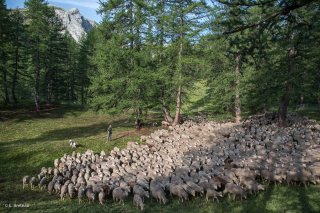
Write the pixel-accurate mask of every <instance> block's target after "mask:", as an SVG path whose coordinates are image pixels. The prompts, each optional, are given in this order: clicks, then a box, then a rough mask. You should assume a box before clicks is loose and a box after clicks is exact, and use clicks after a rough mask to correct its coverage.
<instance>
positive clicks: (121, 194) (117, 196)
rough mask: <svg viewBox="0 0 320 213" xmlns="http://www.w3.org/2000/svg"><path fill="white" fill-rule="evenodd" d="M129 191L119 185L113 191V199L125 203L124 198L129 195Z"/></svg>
mask: <svg viewBox="0 0 320 213" xmlns="http://www.w3.org/2000/svg"><path fill="white" fill-rule="evenodd" d="M128 195H129V194H128V191H127V190H125V189H123V188H121V187H117V188H115V189H114V190H113V191H112V198H113V201H116V202H117V201H119V202H120V203H122V204H124V203H123V200H124V199H125V198H127V197H128Z"/></svg>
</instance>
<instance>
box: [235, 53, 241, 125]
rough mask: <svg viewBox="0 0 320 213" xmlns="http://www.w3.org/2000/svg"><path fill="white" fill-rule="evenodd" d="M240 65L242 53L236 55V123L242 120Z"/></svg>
mask: <svg viewBox="0 0 320 213" xmlns="http://www.w3.org/2000/svg"><path fill="white" fill-rule="evenodd" d="M240 66H241V54H240V53H237V55H236V88H235V101H234V109H235V116H236V123H240V121H241V100H240V88H239V86H240Z"/></svg>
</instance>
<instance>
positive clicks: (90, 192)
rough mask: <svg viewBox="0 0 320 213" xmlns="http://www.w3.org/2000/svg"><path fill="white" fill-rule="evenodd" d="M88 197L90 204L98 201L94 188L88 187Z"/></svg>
mask: <svg viewBox="0 0 320 213" xmlns="http://www.w3.org/2000/svg"><path fill="white" fill-rule="evenodd" d="M86 196H87V198H88V200H89V203H91V202H94V201H95V199H96V194H95V193H94V192H93V190H92V187H90V186H89V187H87V189H86Z"/></svg>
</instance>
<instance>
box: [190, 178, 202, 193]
mask: <svg viewBox="0 0 320 213" xmlns="http://www.w3.org/2000/svg"><path fill="white" fill-rule="evenodd" d="M186 184H187V185H188V186H190V187H191V188H192V189H193V190H194V191H195V192H196V193H198V194H200V195H203V193H204V190H203V188H202V187H201V186H199V185H198V184H196V183H194V182H192V181H187V182H186Z"/></svg>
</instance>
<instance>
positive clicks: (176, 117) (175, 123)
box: [172, 85, 181, 126]
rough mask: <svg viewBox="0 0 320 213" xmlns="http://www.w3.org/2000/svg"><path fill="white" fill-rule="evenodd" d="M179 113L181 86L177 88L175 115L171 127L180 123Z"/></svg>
mask: <svg viewBox="0 0 320 213" xmlns="http://www.w3.org/2000/svg"><path fill="white" fill-rule="evenodd" d="M180 111H181V85H179V87H178V92H177V99H176V114H175V116H174V121H173V123H172V125H173V126H175V125H177V124H179V122H180Z"/></svg>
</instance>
